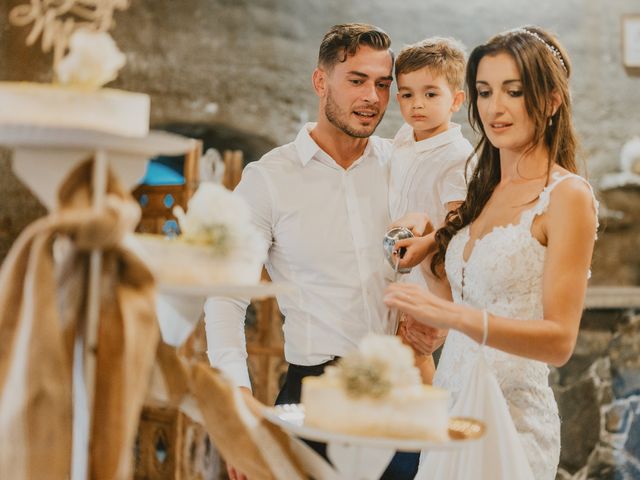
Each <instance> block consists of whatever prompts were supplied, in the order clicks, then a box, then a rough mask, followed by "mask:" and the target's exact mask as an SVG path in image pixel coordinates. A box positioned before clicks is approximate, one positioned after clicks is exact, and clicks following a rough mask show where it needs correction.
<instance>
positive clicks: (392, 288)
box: [384, 283, 459, 329]
mask: <svg viewBox="0 0 640 480" xmlns="http://www.w3.org/2000/svg"><path fill="white" fill-rule="evenodd" d="M384 303H385V305H386V306H387V307H389V308H395V309H397V310H399V311H401V312H403V313H406V314H407V315H409V316H411V317H413V319H415V320H416V321H418V322H421V323H424V324H426V325H429V326H431V327H433V328H438V329H448V328H452V327H453V326H454V322H455V321H456V319H457V313H458V312H457V309H458V308H459V306H457V305H455V304H453V303H452V302H449V301H447V300H443V299H441V298H439V297H437V296H435V295H434V294H432V293H431V292H429V291H428V290H427V289H426V288H424V287H421V286H420V285H415V284H411V283H392V284H391V285H389V286H388V287H387V289H386V290H385V295H384Z"/></svg>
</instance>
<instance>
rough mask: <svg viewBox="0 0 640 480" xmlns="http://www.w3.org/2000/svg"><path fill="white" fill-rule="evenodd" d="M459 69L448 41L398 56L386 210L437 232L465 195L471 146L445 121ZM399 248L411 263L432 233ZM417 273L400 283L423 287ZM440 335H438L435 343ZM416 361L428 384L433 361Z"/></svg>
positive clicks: (411, 333) (453, 104)
mask: <svg viewBox="0 0 640 480" xmlns="http://www.w3.org/2000/svg"><path fill="white" fill-rule="evenodd" d="M464 71H465V54H464V47H463V46H462V45H461V44H460V43H459V42H457V41H455V40H453V39H449V38H438V37H434V38H428V39H426V40H423V41H421V42H419V43H416V44H414V45H409V46H407V47H405V48H404V49H402V51H401V52H400V53H399V55H398V58H397V60H396V63H395V74H396V81H397V84H398V94H397V99H398V103H399V104H400V111H401V113H402V117H403V118H404V120H405V122H406V124H405V125H403V126H402V127H401V128H400V130H399V131H398V133H397V134H396V136H395V138H394V140H393V154H392V157H391V174H390V183H389V208H390V212H391V218H392V219H394V220H396V219H398V218H400V217H402V216H404V215H406V214H407V213H410V212H424V213H426V214H427V215H428V217H429V218H430V219H431V223H432V226H433V228H434V229H435V230H437V229H438V228H440V227H441V226H442V224H443V223H444V219H445V217H446V215H447V213H448V212H449V211H450V210H453V209H455V208H457V207H458V206H459V205H460V203H461V202H462V201H463V200H464V199H465V197H466V194H467V182H466V178H465V165H466V162H467V159H468V158H469V157H471V156H472V155H473V147H472V146H471V144H470V143H469V142H468V141H467V140H466V139H465V138H464V137H463V136H462V133H461V128H460V125H457V124H455V123H452V122H451V116H452V114H453V113H454V112H457V111H458V110H459V109H460V107H461V106H462V104H463V102H464V97H465V95H464V91H463V90H462V88H463V83H464ZM474 163H475V162H474ZM403 244H404V245H405V246H409V249H408V251H407V255H406V256H405V258H404V261H403V262H402V264H405V265H406V264H407V263H408V264H409V265H411V266H412V265H417V264H419V263H420V262H422V260H424V259H425V257H426V256H427V254H428V253H429V252H430V251H431V249H432V247H433V246H434V244H435V242H434V235H433V234H431V235H427V236H425V237H422V238H419V239H412V240H406V241H404V242H399V243H398V246H400V245H403ZM402 264H401V265H402ZM420 270H421V269H420V268H418V267H416V268H414V269H413V270H412V271H411V272H410V273H409V274H407V275H406V276H405V278H403V280H402V281H404V282H410V283H418V284H421V285H426V281H425V278H424V276H423V274H422V272H421V271H420ZM411 324H412V321H411V320H410V319H409V321H408V322H403V323H402V324H401V327H400V334H401V335H402V336H403V337H405V339H406V340H410V339H411V338H412V337H413V339H415V340H417V338H416V337H418V336H419V335H421V333H420V330H421V329H420V328H412V325H411ZM445 334H446V332H440V337H441V340H440V343H441V342H442V340H444V336H445ZM432 340H433V339H432ZM409 343H413V342H409ZM416 353H420V352H419V351H418V352H416ZM418 362H419V366H420V368H421V370H422V373H423V378H424V380H425V381H427V382H428V383H430V380H431V377H432V376H433V372H434V371H435V366H434V363H433V358H432V357H431V355H422V356H421V357H420V358H419V359H418Z"/></svg>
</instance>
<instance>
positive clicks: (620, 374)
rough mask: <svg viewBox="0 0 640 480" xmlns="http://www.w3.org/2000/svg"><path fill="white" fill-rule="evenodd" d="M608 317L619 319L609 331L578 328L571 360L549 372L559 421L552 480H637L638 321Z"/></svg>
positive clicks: (639, 433) (639, 412)
mask: <svg viewBox="0 0 640 480" xmlns="http://www.w3.org/2000/svg"><path fill="white" fill-rule="evenodd" d="M588 314H589V312H587V313H586V314H585V316H588ZM599 314H600V315H601V314H602V312H599ZM611 316H612V317H616V318H618V319H620V320H619V322H618V323H617V327H616V328H615V331H613V332H612V331H611V330H610V328H609V327H610V324H609V325H607V324H604V325H603V326H602V329H600V330H598V329H591V328H584V329H583V330H581V331H580V334H579V336H578V342H577V345H576V350H575V354H574V356H573V358H572V359H571V360H570V361H569V362H568V363H567V365H565V366H564V367H562V368H559V369H557V370H552V375H551V377H550V383H551V385H552V386H553V388H554V392H555V394H556V399H557V401H558V408H559V412H560V417H561V419H562V427H561V435H562V450H561V463H560V470H559V473H558V476H557V477H556V479H557V480H559V479H563V480H566V479H572V480H586V479H616V480H631V479H637V478H640V391H638V381H637V379H638V378H640V365H638V358H640V316H638V315H637V314H635V315H634V314H633V313H631V314H630V313H629V312H626V313H625V314H623V315H620V314H619V313H616V312H612V315H611Z"/></svg>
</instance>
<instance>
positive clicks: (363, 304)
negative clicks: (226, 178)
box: [205, 124, 391, 387]
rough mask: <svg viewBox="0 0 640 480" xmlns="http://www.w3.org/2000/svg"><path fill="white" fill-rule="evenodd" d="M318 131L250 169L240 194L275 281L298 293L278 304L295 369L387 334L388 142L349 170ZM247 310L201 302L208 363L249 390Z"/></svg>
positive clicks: (373, 143)
mask: <svg viewBox="0 0 640 480" xmlns="http://www.w3.org/2000/svg"><path fill="white" fill-rule="evenodd" d="M314 126H315V125H314V124H307V125H305V126H304V127H303V128H302V129H301V130H300V132H299V133H298V136H297V137H296V139H295V141H294V142H292V143H289V144H287V145H284V146H281V147H278V148H276V149H274V150H272V151H271V152H269V153H267V154H266V155H264V156H263V157H262V158H261V159H260V160H259V161H257V162H254V163H251V164H249V165H247V167H246V168H245V170H244V172H243V174H242V180H241V181H240V183H239V184H238V186H237V188H236V190H235V192H236V193H237V194H238V195H240V196H242V197H243V198H245V199H246V200H247V202H248V203H249V206H250V208H251V212H252V218H253V222H254V223H255V225H256V226H257V228H258V229H259V231H260V233H261V234H262V235H263V237H264V238H265V240H266V241H267V242H268V244H269V246H270V247H269V253H268V260H267V262H266V267H267V271H268V272H269V275H270V276H271V279H272V280H273V281H274V282H284V283H287V284H290V285H291V286H292V287H293V288H292V289H291V291H287V293H283V294H280V295H278V296H277V301H278V305H279V306H280V309H281V310H282V313H283V314H284V316H285V323H284V327H283V328H284V339H285V358H286V360H287V361H288V362H289V363H294V364H297V365H317V364H320V363H323V362H326V361H329V360H331V359H332V358H334V357H335V356H342V355H344V354H345V353H347V352H349V351H350V350H352V349H354V348H355V347H356V346H357V344H358V342H359V341H360V339H361V338H362V337H363V336H365V335H366V334H367V333H369V332H377V333H388V331H387V330H388V326H387V321H386V313H385V312H386V309H385V307H384V305H383V302H382V296H383V290H384V287H385V280H384V277H385V272H388V271H389V269H388V268H387V267H386V266H385V260H384V257H383V250H382V238H383V235H384V233H385V231H386V228H387V227H388V225H389V223H390V218H389V209H388V180H389V155H390V152H391V143H390V142H389V141H387V140H384V139H381V138H378V137H370V138H369V141H368V143H367V147H366V149H365V151H364V153H363V155H362V157H360V158H359V159H358V160H356V161H355V162H354V163H353V164H352V165H351V166H350V167H349V168H348V169H347V170H345V169H343V168H342V167H340V166H339V165H337V164H336V163H335V161H334V160H333V159H332V158H331V157H330V156H329V155H328V154H327V153H325V152H324V151H323V150H322V149H320V147H319V146H318V145H317V144H316V143H315V141H314V140H313V139H312V138H311V136H310V135H309V131H310V130H311V129H313V127H314ZM212 208H214V207H212ZM248 304H249V302H248V300H247V301H238V300H231V299H226V298H209V299H208V300H207V302H206V304H205V319H206V331H207V342H208V355H209V360H210V361H211V364H212V365H213V366H215V367H217V368H219V369H221V370H222V371H223V372H224V373H226V374H227V375H228V376H230V377H231V379H232V380H233V381H234V382H235V383H236V384H237V385H242V386H247V387H249V386H250V382H249V375H248V371H247V364H246V358H247V354H246V345H245V336H244V317H245V311H246V308H247V306H248Z"/></svg>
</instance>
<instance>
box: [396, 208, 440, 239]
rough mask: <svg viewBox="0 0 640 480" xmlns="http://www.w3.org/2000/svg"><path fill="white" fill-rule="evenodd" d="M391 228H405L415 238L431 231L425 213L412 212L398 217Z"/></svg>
mask: <svg viewBox="0 0 640 480" xmlns="http://www.w3.org/2000/svg"><path fill="white" fill-rule="evenodd" d="M393 227H406V228H408V229H409V230H411V233H413V234H414V235H415V236H416V237H422V236H423V235H426V234H428V233H431V232H432V231H433V225H432V224H431V219H430V218H429V216H428V215H427V214H426V213H421V212H412V213H407V214H406V215H404V216H402V217H400V218H399V219H397V220H396V221H395V222H393V223H392V224H391V228H393Z"/></svg>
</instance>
